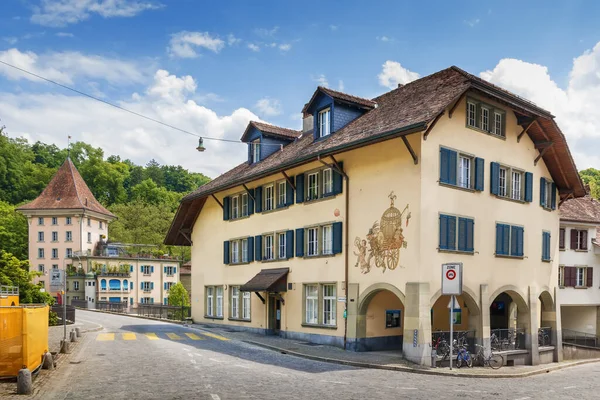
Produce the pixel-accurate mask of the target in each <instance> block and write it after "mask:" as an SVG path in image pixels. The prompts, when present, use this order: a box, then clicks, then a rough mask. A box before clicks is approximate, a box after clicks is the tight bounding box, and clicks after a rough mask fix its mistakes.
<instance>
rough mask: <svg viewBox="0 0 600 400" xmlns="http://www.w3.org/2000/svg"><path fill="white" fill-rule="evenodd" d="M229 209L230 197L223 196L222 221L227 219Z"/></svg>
mask: <svg viewBox="0 0 600 400" xmlns="http://www.w3.org/2000/svg"><path fill="white" fill-rule="evenodd" d="M230 211H231V197H229V196H227V197H224V198H223V221H229V212H230Z"/></svg>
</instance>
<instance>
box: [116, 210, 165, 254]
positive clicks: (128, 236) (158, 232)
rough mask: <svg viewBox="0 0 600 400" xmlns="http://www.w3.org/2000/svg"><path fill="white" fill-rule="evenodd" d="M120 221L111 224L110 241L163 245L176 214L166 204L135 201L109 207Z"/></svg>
mask: <svg viewBox="0 0 600 400" xmlns="http://www.w3.org/2000/svg"><path fill="white" fill-rule="evenodd" d="M109 210H110V211H112V212H113V213H114V214H115V215H117V216H118V219H116V220H115V221H113V222H112V223H111V224H110V227H109V232H110V236H109V237H110V239H111V240H114V241H118V242H124V243H138V244H153V245H161V244H162V242H163V240H164V238H165V235H166V233H167V230H168V229H169V226H171V221H172V220H173V216H174V213H173V211H171V209H170V208H169V206H167V205H165V204H159V205H154V204H147V203H144V202H142V201H134V202H131V203H128V204H116V205H113V206H111V207H109Z"/></svg>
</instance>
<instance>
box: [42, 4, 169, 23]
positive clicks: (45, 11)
mask: <svg viewBox="0 0 600 400" xmlns="http://www.w3.org/2000/svg"><path fill="white" fill-rule="evenodd" d="M161 7H162V5H161V4H158V3H155V2H153V1H138V0H42V1H41V4H40V6H37V7H35V8H34V12H33V15H32V16H31V22H33V23H34V24H39V25H44V26H51V27H60V26H66V25H68V24H76V23H78V22H81V21H85V20H86V19H88V18H90V16H91V15H92V14H98V15H100V16H101V17H104V18H113V17H134V16H136V15H137V14H139V13H141V12H143V11H146V10H155V9H158V8H161Z"/></svg>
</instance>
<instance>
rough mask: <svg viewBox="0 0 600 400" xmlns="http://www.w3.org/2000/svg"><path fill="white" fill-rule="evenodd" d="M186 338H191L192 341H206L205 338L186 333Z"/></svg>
mask: <svg viewBox="0 0 600 400" xmlns="http://www.w3.org/2000/svg"><path fill="white" fill-rule="evenodd" d="M185 336H187V337H189V338H190V339H192V340H204V338H201V337H200V336H198V335H196V334H194V333H186V334H185Z"/></svg>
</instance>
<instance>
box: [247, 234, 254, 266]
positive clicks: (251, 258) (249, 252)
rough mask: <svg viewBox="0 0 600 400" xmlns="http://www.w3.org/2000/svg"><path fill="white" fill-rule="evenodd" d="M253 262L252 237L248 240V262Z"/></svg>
mask: <svg viewBox="0 0 600 400" xmlns="http://www.w3.org/2000/svg"><path fill="white" fill-rule="evenodd" d="M252 261H254V237H253V236H250V237H249V238H248V262H252Z"/></svg>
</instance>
